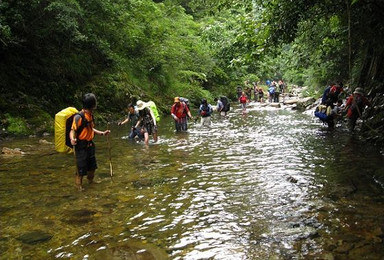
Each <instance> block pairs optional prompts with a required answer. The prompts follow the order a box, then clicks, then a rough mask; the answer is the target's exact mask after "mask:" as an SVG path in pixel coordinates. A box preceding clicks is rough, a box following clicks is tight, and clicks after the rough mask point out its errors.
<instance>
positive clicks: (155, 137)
mask: <svg viewBox="0 0 384 260" xmlns="http://www.w3.org/2000/svg"><path fill="white" fill-rule="evenodd" d="M152 135H153V141H154V142H155V143H156V142H157V133H152Z"/></svg>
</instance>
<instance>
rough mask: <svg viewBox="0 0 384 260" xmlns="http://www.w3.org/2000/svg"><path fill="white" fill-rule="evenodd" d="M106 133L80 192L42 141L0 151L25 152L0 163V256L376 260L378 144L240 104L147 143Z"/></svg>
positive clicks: (21, 141)
mask: <svg viewBox="0 0 384 260" xmlns="http://www.w3.org/2000/svg"><path fill="white" fill-rule="evenodd" d="M195 113H196V111H193V114H195ZM96 128H97V129H100V130H103V129H105V126H96ZM111 131H112V132H111V136H110V141H111V147H112V148H111V154H112V164H113V177H112V178H111V177H110V172H109V156H108V144H107V139H106V138H105V137H100V136H97V137H95V143H96V158H97V162H98V167H99V168H98V169H97V171H96V174H95V176H96V177H95V180H96V181H97V182H99V183H97V184H92V185H89V184H88V183H87V182H86V179H85V180H84V182H85V184H84V188H85V191H83V192H79V191H77V190H76V188H75V180H74V176H75V167H74V158H73V155H71V154H69V155H68V154H59V153H56V152H55V151H54V145H53V143H54V137H53V136H52V135H51V136H45V137H29V138H16V139H13V140H9V141H3V142H2V143H0V146H1V147H8V148H11V149H14V148H20V149H21V150H22V151H23V152H25V154H24V155H21V156H7V155H1V156H0V181H1V182H0V201H1V206H0V223H1V226H0V228H1V232H0V254H1V259H329V260H332V259H384V242H383V239H384V167H383V159H384V150H383V149H382V150H380V149H379V147H374V146H372V145H370V144H369V143H366V142H364V141H363V140H361V139H360V138H359V135H358V132H357V133H354V134H351V133H349V132H348V130H347V127H346V126H345V125H341V126H338V127H337V128H336V129H335V130H333V131H329V130H328V129H327V128H326V127H325V126H323V125H322V124H321V123H320V121H318V120H317V118H315V117H314V116H313V115H312V114H309V113H301V112H297V111H293V110H289V109H277V108H272V107H268V106H261V105H260V104H254V103H252V104H251V107H250V108H248V111H247V113H242V112H241V110H240V108H238V107H235V109H233V110H232V111H230V112H229V114H228V117H227V118H221V117H220V116H219V115H218V114H217V113H215V114H214V116H213V117H212V126H211V127H210V128H207V127H204V128H203V127H201V126H200V125H199V123H198V122H194V121H191V122H190V123H189V130H188V132H187V133H175V131H174V124H173V121H172V119H171V117H170V116H168V117H164V118H162V119H161V121H160V124H159V141H158V142H157V143H153V142H151V141H152V139H150V140H151V141H150V144H149V146H145V145H144V144H143V142H135V141H131V140H128V139H127V136H128V133H129V126H127V125H125V126H117V125H116V124H115V125H113V126H112V127H111ZM42 139H43V140H45V141H44V142H42V141H41V140H42Z"/></svg>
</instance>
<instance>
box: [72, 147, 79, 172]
mask: <svg viewBox="0 0 384 260" xmlns="http://www.w3.org/2000/svg"><path fill="white" fill-rule="evenodd" d="M72 150H73V159H74V161H75V168H76V176H79V167H78V166H77V159H76V145H74V146H73V148H72Z"/></svg>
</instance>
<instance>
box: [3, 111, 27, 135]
mask: <svg viewBox="0 0 384 260" xmlns="http://www.w3.org/2000/svg"><path fill="white" fill-rule="evenodd" d="M5 117H6V125H7V132H8V133H10V134H14V135H26V134H29V133H30V132H29V131H28V126H27V123H26V121H25V119H24V118H21V117H13V116H11V115H10V114H5Z"/></svg>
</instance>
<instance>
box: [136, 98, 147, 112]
mask: <svg viewBox="0 0 384 260" xmlns="http://www.w3.org/2000/svg"><path fill="white" fill-rule="evenodd" d="M136 106H137V110H143V109H144V108H146V107H147V104H146V103H144V102H143V101H141V100H138V101H137V102H136Z"/></svg>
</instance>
